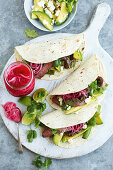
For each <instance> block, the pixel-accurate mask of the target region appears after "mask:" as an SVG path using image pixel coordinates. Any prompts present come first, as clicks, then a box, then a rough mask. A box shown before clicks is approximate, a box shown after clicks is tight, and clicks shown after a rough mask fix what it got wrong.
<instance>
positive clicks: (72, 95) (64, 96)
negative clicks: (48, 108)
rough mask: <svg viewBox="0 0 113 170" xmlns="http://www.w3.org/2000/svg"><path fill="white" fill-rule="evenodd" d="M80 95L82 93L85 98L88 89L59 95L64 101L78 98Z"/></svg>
mask: <svg viewBox="0 0 113 170" xmlns="http://www.w3.org/2000/svg"><path fill="white" fill-rule="evenodd" d="M81 95H84V96H85V98H87V97H88V91H86V90H81V91H79V92H76V93H70V94H65V95H59V96H60V97H62V99H63V101H64V103H65V102H66V100H68V99H72V98H79V97H80V96H81Z"/></svg>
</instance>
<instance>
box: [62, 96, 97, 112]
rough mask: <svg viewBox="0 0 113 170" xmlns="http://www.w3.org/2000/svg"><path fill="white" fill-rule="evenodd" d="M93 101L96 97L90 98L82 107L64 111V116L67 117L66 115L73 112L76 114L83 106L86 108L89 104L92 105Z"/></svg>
mask: <svg viewBox="0 0 113 170" xmlns="http://www.w3.org/2000/svg"><path fill="white" fill-rule="evenodd" d="M95 101H96V97H92V98H91V101H90V102H89V103H88V104H84V105H82V106H77V107H72V108H71V109H69V110H66V111H65V114H66V115H68V114H71V113H73V112H76V111H78V110H80V109H82V108H83V107H84V106H86V105H87V106H88V105H89V104H91V103H93V102H95Z"/></svg>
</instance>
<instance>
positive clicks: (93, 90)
mask: <svg viewBox="0 0 113 170" xmlns="http://www.w3.org/2000/svg"><path fill="white" fill-rule="evenodd" d="M107 86H108V84H107V83H106V85H105V87H100V86H99V84H98V81H97V80H95V81H94V82H92V83H91V84H90V85H89V86H88V87H89V89H90V90H89V93H88V96H93V95H99V94H103V92H104V91H105V90H106V88H107Z"/></svg>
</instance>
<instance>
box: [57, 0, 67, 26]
mask: <svg viewBox="0 0 113 170" xmlns="http://www.w3.org/2000/svg"><path fill="white" fill-rule="evenodd" d="M67 18H68V10H67V7H66V2H61V9H60V13H59V15H58V17H57V18H56V22H55V24H56V25H61V24H63V23H64V22H65V21H66V19H67Z"/></svg>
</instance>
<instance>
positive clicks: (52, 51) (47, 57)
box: [15, 33, 85, 80]
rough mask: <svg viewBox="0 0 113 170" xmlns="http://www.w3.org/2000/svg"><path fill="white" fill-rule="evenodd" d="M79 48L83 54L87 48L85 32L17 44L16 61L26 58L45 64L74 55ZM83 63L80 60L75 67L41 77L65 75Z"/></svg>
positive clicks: (47, 78) (46, 78) (52, 78)
mask: <svg viewBox="0 0 113 170" xmlns="http://www.w3.org/2000/svg"><path fill="white" fill-rule="evenodd" d="M78 49H80V51H81V53H82V55H83V54H84V49H85V42H84V34H83V33H82V34H75V35H73V36H70V37H67V38H62V39H57V40H51V41H46V42H40V43H31V44H25V45H21V46H17V47H15V57H16V61H22V60H23V59H24V60H26V61H28V62H32V63H37V64H40V63H42V64H43V63H49V62H52V61H55V60H57V59H59V58H62V57H65V56H69V55H72V54H73V53H74V52H75V51H76V50H78ZM83 58H84V56H83ZM81 63H82V61H79V60H78V61H77V62H76V64H75V67H74V68H70V69H63V71H60V72H55V74H54V75H48V74H45V75H44V76H43V77H42V78H41V79H43V80H54V79H58V78H61V77H64V76H66V75H69V74H70V73H72V72H73V71H74V70H76V69H77V68H78V67H79V66H80V64H81Z"/></svg>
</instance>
